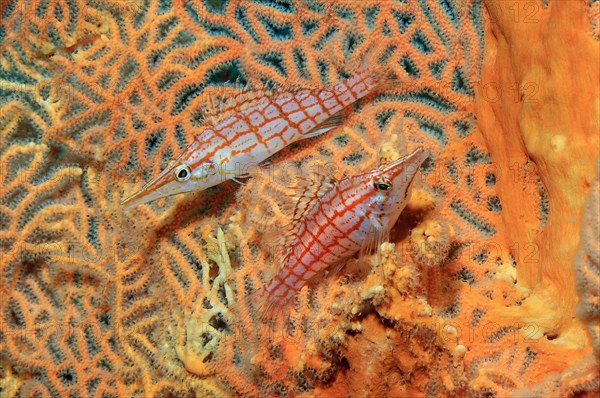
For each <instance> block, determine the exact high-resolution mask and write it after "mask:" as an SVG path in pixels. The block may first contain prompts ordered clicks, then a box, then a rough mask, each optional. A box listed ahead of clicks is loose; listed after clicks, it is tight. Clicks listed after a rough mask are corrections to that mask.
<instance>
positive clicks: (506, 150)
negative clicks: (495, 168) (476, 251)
mask: <svg viewBox="0 0 600 398" xmlns="http://www.w3.org/2000/svg"><path fill="white" fill-rule="evenodd" d="M484 3H485V4H486V9H487V16H488V18H486V19H487V20H486V37H485V43H486V50H485V56H484V65H483V70H482V77H481V79H482V80H481V83H480V86H479V90H478V93H477V102H476V103H477V117H478V121H479V125H480V127H481V130H482V133H483V135H484V137H485V139H486V140H487V143H488V149H489V152H490V154H491V157H492V159H493V160H494V162H495V163H496V164H501V165H511V167H510V169H509V170H503V172H504V178H501V179H499V181H498V190H499V195H500V197H501V200H502V202H503V203H510V204H511V205H510V206H507V207H508V208H507V209H505V211H504V214H503V216H504V222H505V223H506V224H507V227H508V230H509V232H508V234H509V237H510V239H512V240H513V241H514V242H515V243H516V244H518V245H519V246H520V247H521V248H523V247H525V246H526V245H527V244H528V243H531V242H534V243H535V247H536V248H537V249H538V250H539V257H538V256H537V255H536V256H535V257H534V258H535V260H536V261H529V262H528V261H520V262H519V261H518V262H517V264H518V265H517V270H518V278H519V283H520V284H521V285H522V286H524V287H528V288H535V287H536V286H537V287H538V288H539V289H540V290H542V289H543V290H545V291H551V292H556V293H559V294H557V295H555V296H553V297H552V294H551V301H553V303H552V305H553V306H556V307H559V308H560V309H559V310H558V311H557V312H556V313H557V314H558V313H561V314H563V316H562V319H561V320H556V321H557V324H563V321H567V320H568V318H570V317H571V315H572V314H574V311H573V310H574V306H575V304H576V301H577V299H576V295H575V290H574V275H573V265H572V264H573V258H574V255H575V252H576V250H577V247H578V243H579V229H580V223H581V209H582V206H583V202H584V200H585V197H586V195H587V192H588V189H589V187H590V183H591V181H592V179H593V177H594V164H595V160H596V157H597V156H598V150H599V134H598V131H599V116H600V115H599V86H598V81H599V75H598V74H599V72H598V71H599V70H600V69H599V67H600V65H599V43H598V42H597V41H596V40H595V39H594V38H593V37H592V35H591V33H590V32H591V26H590V20H589V15H588V13H589V9H588V6H587V4H586V3H585V2H583V1H552V2H551V3H550V5H549V6H548V7H547V8H543V7H542V5H541V3H537V2H531V1H516V2H498V1H496V0H490V1H486V0H484ZM528 160H531V161H533V163H534V164H535V167H532V166H533V165H532V164H531V163H529V162H528ZM536 171H537V174H538V175H539V178H540V180H541V183H542V184H543V186H544V187H545V188H546V190H547V193H548V202H549V213H548V218H547V223H546V225H545V227H544V228H536V226H538V225H539V220H536V217H535V216H536V214H537V213H538V212H539V209H538V208H539V198H538V197H539V193H538V187H537V186H536V185H538V184H537V183H536V181H535V179H536V178H537V177H536V175H535V174H536ZM533 198H535V199H536V200H535V201H532V199H533ZM557 309H558V308H557Z"/></svg>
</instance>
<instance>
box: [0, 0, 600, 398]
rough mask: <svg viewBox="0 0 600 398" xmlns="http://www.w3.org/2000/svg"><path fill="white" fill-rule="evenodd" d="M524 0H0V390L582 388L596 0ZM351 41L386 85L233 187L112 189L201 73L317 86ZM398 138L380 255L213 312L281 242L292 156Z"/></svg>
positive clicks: (197, 88) (173, 133) (304, 167)
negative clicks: (397, 176)
mask: <svg viewBox="0 0 600 398" xmlns="http://www.w3.org/2000/svg"><path fill="white" fill-rule="evenodd" d="M524 3H525V2H517V3H516V5H513V4H512V3H511V4H509V3H506V4H504V3H503V2H494V1H490V2H486V1H485V0H484V1H483V3H482V2H479V1H475V0H465V1H454V2H448V1H435V0H423V1H412V0H411V1H408V2H391V1H387V2H375V1H365V2H335V1H319V0H317V1H302V2H296V1H269V0H265V1H256V2H244V1H238V0H230V1H223V2H213V1H199V0H198V1H181V0H173V1H164V0H150V1H144V2H142V1H139V2H138V1H127V2H122V1H96V0H90V1H85V2H82V1H64V0H59V1H52V2H48V1H44V0H31V1H25V0H22V1H17V0H13V1H6V2H2V3H1V5H0V15H1V17H2V18H1V19H0V43H1V44H2V51H0V72H1V73H0V97H1V98H2V100H1V101H0V139H1V140H0V160H1V162H0V188H1V189H0V271H1V274H0V283H1V286H0V287H1V288H2V289H1V290H0V395H4V394H9V396H12V395H14V396H33V395H36V396H42V397H52V396H103V397H116V396H128V397H147V396H215V397H226V396H237V395H240V394H242V395H245V396H255V397H258V396H261V397H262V396H289V397H294V396H346V395H348V396H415V397H418V396H450V395H455V396H474V397H476V396H486V397H489V396H497V397H500V396H511V395H514V396H522V395H544V396H545V395H558V396H576V395H585V394H589V395H590V396H592V395H593V394H594V393H597V392H598V389H599V386H598V383H597V380H598V363H597V356H595V355H594V352H593V350H592V344H591V341H594V339H596V340H595V341H597V323H594V322H595V321H596V320H597V319H596V318H593V316H592V315H591V314H592V312H593V309H594V308H595V307H594V305H595V304H594V303H595V300H596V299H597V297H596V296H597V294H596V293H594V292H595V290H594V289H593V286H594V284H593V283H592V282H593V278H594V277H595V275H596V274H595V273H594V272H596V271H594V270H595V268H594V261H596V262H597V253H595V252H594V250H596V249H597V248H596V247H595V246H593V245H591V244H589V243H586V242H589V241H590V236H591V235H593V233H594V230H593V227H594V225H595V224H590V228H592V229H586V227H585V226H583V225H582V222H583V221H582V220H584V219H586V218H582V214H581V210H582V208H583V203H584V198H585V197H587V196H588V195H591V197H593V194H594V193H595V194H596V196H597V190H598V187H597V183H596V185H592V178H593V176H594V175H595V170H594V165H595V164H596V163H595V159H594V156H597V152H594V151H595V150H596V149H597V146H598V138H597V134H594V133H595V132H597V130H598V125H597V120H598V119H599V118H598V114H597V112H598V111H597V101H598V88H597V85H594V84H589V82H588V80H589V79H590V76H596V75H595V72H596V71H597V70H598V54H597V51H595V50H597V44H598V42H597V38H598V33H597V31H598V24H597V22H596V23H595V24H594V16H597V14H598V4H599V3H598V2H593V3H591V4H589V5H586V4H585V2H561V1H549V2H540V3H539V4H538V3H537V2H536V3H535V5H536V6H537V7H536V8H535V10H536V13H535V15H534V17H535V18H536V19H535V20H534V21H533V23H525V21H524V20H523V19H522V18H519V19H518V20H517V21H515V20H514V18H513V17H514V16H515V13H514V11H515V8H514V7H515V6H518V7H520V8H519V11H520V13H519V16H520V17H525V16H526V17H528V18H529V17H530V16H529V15H528V14H527V11H528V10H530V9H531V8H524V7H523V6H524ZM530 3H531V2H528V4H530ZM510 7H513V8H510ZM524 14H525V16H524ZM590 18H591V23H590ZM529 22H531V21H529ZM523 37H531V38H534V39H533V40H531V39H529V40H524V39H523ZM565 37H568V38H569V45H566V44H565V40H564V38H565ZM542 43H543V45H542ZM372 47H373V49H374V51H375V52H376V55H377V56H379V60H380V63H381V64H384V65H387V66H389V68H390V69H391V70H393V71H394V72H395V73H396V74H397V75H398V77H399V80H400V81H401V82H402V83H401V84H399V85H398V86H397V87H390V89H389V90H384V91H383V92H381V93H379V94H377V95H374V96H371V97H369V98H365V100H364V101H361V102H360V103H359V104H357V105H356V106H354V107H353V108H352V112H350V115H349V117H348V118H347V119H346V120H345V122H344V124H343V126H342V127H341V128H339V129H336V130H333V131H330V132H329V133H327V134H325V135H323V136H320V137H316V138H314V139H310V140H305V141H303V142H299V143H298V144H297V145H293V146H291V147H289V148H286V149H285V150H283V151H281V152H280V153H278V154H277V155H276V156H275V157H274V158H273V159H272V160H271V163H270V164H268V165H264V166H262V167H260V168H258V167H257V168H256V170H255V171H254V172H253V176H252V178H250V179H248V180H247V181H244V184H243V185H238V184H236V183H233V182H230V183H225V184H222V185H220V186H218V187H215V188H213V189H211V190H208V191H207V192H203V193H198V194H192V195H180V196H177V197H172V198H164V199H160V200H157V201H156V202H154V203H150V204H146V205H141V206H139V207H137V208H136V209H134V210H132V211H129V212H124V211H123V210H122V209H121V208H120V206H119V203H120V202H121V200H122V199H123V198H124V197H125V196H126V194H128V193H130V192H132V191H134V190H135V189H137V188H139V186H140V185H141V184H143V183H144V182H145V181H148V180H149V179H150V178H151V177H152V176H153V175H156V174H157V173H158V172H159V171H160V170H161V169H164V168H165V167H166V165H167V163H168V162H169V160H171V159H173V158H174V157H175V156H177V155H178V154H179V153H180V152H181V151H182V150H183V148H185V147H186V146H187V144H189V142H190V140H191V139H192V137H193V136H194V135H196V133H197V132H198V130H199V129H201V128H202V120H203V118H204V117H206V114H205V113H206V112H205V111H206V107H205V106H204V105H205V104H206V103H207V102H211V100H210V98H209V97H210V96H214V95H215V92H222V91H227V90H229V88H230V87H229V85H230V84H231V86H233V85H234V84H237V85H239V86H243V87H245V88H246V89H255V88H266V89H268V90H273V91H274V92H276V91H277V89H279V88H282V87H285V88H289V87H292V88H296V87H297V88H308V87H314V88H322V87H325V86H327V85H330V84H333V83H335V82H338V81H340V80H343V79H344V78H346V77H347V76H348V75H349V74H351V73H352V72H354V71H353V70H352V67H351V66H352V65H357V64H359V63H360V62H359V61H360V59H361V57H362V56H363V55H364V53H365V52H366V51H367V50H368V49H369V48H372ZM557 54H559V55H557ZM583 57H587V60H585V62H583V61H582V58H583ZM224 84H225V85H226V86H225V87H223V85H224ZM532 84H533V85H532ZM494 89H498V90H499V91H494ZM500 91H501V94H499V93H500ZM494 95H496V97H497V98H496V97H494ZM417 146H423V147H425V148H427V149H428V150H430V151H431V153H432V156H431V158H430V159H428V160H427V161H426V162H425V163H424V164H423V166H422V167H421V173H420V174H421V176H420V177H419V179H418V180H417V181H415V184H416V185H415V187H414V189H413V195H412V197H411V200H410V202H409V204H408V206H407V207H406V209H405V210H404V212H403V214H402V215H401V217H400V220H399V222H398V223H397V225H396V226H395V228H394V229H393V230H392V232H391V234H390V239H389V240H390V241H389V242H385V243H383V244H382V245H381V247H380V248H379V252H378V253H375V252H374V253H366V254H364V255H363V256H362V257H360V258H353V259H350V260H349V261H348V263H347V264H346V265H345V267H344V268H343V269H342V271H341V276H333V275H324V276H323V277H322V278H320V280H319V281H318V282H316V283H314V284H313V285H310V286H307V287H305V288H303V289H302V290H301V291H300V293H299V295H298V297H297V298H296V301H295V302H294V305H293V306H292V307H293V308H292V309H291V310H290V319H289V320H288V322H287V324H286V325H285V327H284V328H283V329H282V330H275V331H273V330H270V329H268V328H266V327H265V328H258V327H257V325H256V324H254V323H252V322H250V321H249V320H247V319H238V318H236V317H235V316H234V314H233V313H232V311H231V310H230V308H231V306H233V305H236V303H242V305H243V303H244V302H245V299H246V297H247V296H248V295H249V294H251V292H252V291H253V290H254V289H256V288H257V287H259V286H262V285H263V284H264V283H265V282H266V281H268V279H269V276H270V275H271V274H272V272H273V270H274V268H276V267H277V266H278V265H279V262H278V261H279V259H280V258H281V255H282V254H283V252H284V251H285V250H284V249H285V248H282V247H281V246H280V245H279V242H278V239H277V237H276V235H277V231H280V230H282V229H283V228H284V227H285V226H286V224H287V223H288V222H289V220H290V215H291V213H290V211H291V210H292V209H293V208H294V201H293V194H294V193H295V192H294V191H295V189H294V188H295V186H296V185H297V183H298V176H302V177H303V178H310V177H311V175H313V174H328V173H333V174H334V175H336V176H337V177H341V176H343V175H348V174H356V173H357V172H358V171H364V170H367V169H369V168H372V167H375V166H376V165H377V164H378V163H379V162H380V161H386V160H393V159H396V158H398V157H399V156H402V155H403V154H406V153H408V152H410V151H411V150H412V149H414V148H416V147H417ZM132 181H135V182H133V183H132ZM590 187H592V188H591V189H593V190H595V191H591V194H588V191H590ZM590 206H591V205H590ZM591 214H593V212H592V211H591V210H588V211H587V216H586V217H588V218H589V217H591ZM596 226H597V225H596ZM582 228H583V229H582ZM580 230H581V231H582V241H581V243H580V242H579V240H578V239H577V237H578V236H579V235H578V233H579V231H580ZM274 231H275V232H274ZM564 234H568V236H572V237H573V238H564V236H566V235H564ZM413 241H416V242H417V243H419V242H427V244H433V245H434V246H436V247H440V248H443V250H442V251H441V253H444V256H442V255H435V256H433V258H432V257H431V256H430V253H429V252H428V251H425V252H418V251H417V252H415V251H414V245H413V244H411V243H412V242H413ZM591 241H593V240H591ZM427 244H426V245H425V247H426V248H427V247H429V246H427ZM578 247H579V248H580V249H579V250H580V251H579V254H578V257H575V255H576V251H577V248H578ZM596 251H597V250H596ZM441 257H444V258H443V259H442V258H441ZM574 258H577V260H576V262H575V271H573V268H572V267H573V264H574V263H573V259H574ZM431 262H434V263H435V265H434V266H430V265H427V264H425V263H431ZM596 265H597V264H596ZM575 275H577V278H578V280H579V284H580V289H579V291H578V294H580V295H581V301H580V304H579V310H578V314H579V315H580V316H581V319H582V320H579V319H577V318H575V314H576V312H575V306H576V305H577V301H578V296H577V294H576V290H575ZM590 281H592V282H590ZM588 332H591V333H588ZM590 335H591V338H590ZM596 355H597V352H596Z"/></svg>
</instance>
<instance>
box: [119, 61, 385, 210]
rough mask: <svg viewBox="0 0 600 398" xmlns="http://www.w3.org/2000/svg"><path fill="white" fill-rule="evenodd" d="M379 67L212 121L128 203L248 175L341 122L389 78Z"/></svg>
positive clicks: (257, 101) (260, 101)
mask: <svg viewBox="0 0 600 398" xmlns="http://www.w3.org/2000/svg"><path fill="white" fill-rule="evenodd" d="M379 76H380V75H377V76H376V75H375V73H373V72H361V73H357V74H355V75H353V76H351V77H350V78H348V79H347V80H345V81H343V82H341V83H339V84H336V85H334V86H332V87H330V88H326V89H323V90H306V91H299V92H294V93H285V94H282V95H279V96H262V97H259V98H257V99H255V100H253V101H252V102H250V103H245V104H244V106H243V107H240V109H239V111H235V112H232V114H231V115H229V116H227V117H225V118H223V119H222V120H219V121H217V122H215V123H212V124H209V125H207V126H206V128H205V129H204V130H203V131H202V133H200V134H199V135H198V136H196V137H195V139H194V141H193V142H192V144H191V145H190V146H189V147H188V148H186V150H185V151H184V152H183V153H182V154H181V155H180V156H179V158H177V160H176V161H175V163H174V165H173V166H170V167H167V168H166V169H165V170H163V171H162V172H161V173H160V174H159V175H158V176H157V177H156V178H154V179H153V180H152V181H150V182H149V183H147V184H146V185H144V187H142V189H141V190H139V191H138V192H136V193H135V194H133V195H131V196H130V197H128V198H127V199H125V200H124V201H123V203H122V204H123V205H125V206H126V207H133V206H137V205H139V204H142V203H147V202H149V201H151V200H154V199H158V198H161V197H165V196H170V195H175V194H179V193H183V192H190V191H197V190H204V189H206V188H210V187H212V186H215V185H218V184H220V183H222V182H224V181H226V180H229V179H234V178H236V177H239V176H240V175H244V174H245V170H247V167H248V166H249V165H257V164H259V163H260V162H262V161H264V160H265V159H267V158H269V157H270V156H272V155H273V154H275V153H277V152H278V151H280V150H281V149H283V148H284V147H286V146H288V145H290V144H291V143H293V142H296V141H298V140H301V139H304V138H309V137H314V136H317V135H320V134H323V133H325V132H326V131H328V130H331V129H332V128H335V127H337V126H338V125H339V124H340V122H341V119H340V118H339V115H340V112H341V111H342V110H343V109H344V108H346V107H348V106H349V105H351V104H352V103H354V102H356V101H357V100H358V99H360V98H362V97H364V96H366V95H368V94H369V93H371V92H373V90H374V89H375V88H376V87H377V85H378V84H379V83H380V82H382V81H383V79H382V78H381V77H379Z"/></svg>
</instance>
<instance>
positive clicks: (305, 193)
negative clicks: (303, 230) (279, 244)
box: [285, 173, 337, 247]
mask: <svg viewBox="0 0 600 398" xmlns="http://www.w3.org/2000/svg"><path fill="white" fill-rule="evenodd" d="M297 178H298V185H297V186H296V193H295V194H294V195H293V199H294V202H295V203H294V208H293V211H292V212H291V214H292V220H291V223H290V227H289V231H288V234H287V235H286V239H285V243H286V247H289V246H290V245H292V244H293V243H294V242H295V241H296V240H297V238H298V236H297V235H298V230H299V228H300V225H301V224H302V222H303V221H304V218H305V217H306V214H307V212H308V211H309V210H310V209H311V208H312V207H313V206H316V205H318V202H319V200H320V199H321V198H322V197H323V195H324V194H325V193H327V192H329V191H330V190H331V189H332V188H333V187H334V186H335V185H336V184H337V180H336V179H335V178H334V177H333V176H332V175H327V174H319V173H315V174H314V177H313V178H307V177H302V176H299V177H297Z"/></svg>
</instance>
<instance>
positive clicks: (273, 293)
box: [254, 147, 430, 318]
mask: <svg viewBox="0 0 600 398" xmlns="http://www.w3.org/2000/svg"><path fill="white" fill-rule="evenodd" d="M429 155H430V153H429V151H427V150H426V149H423V148H421V147H419V148H418V149H416V150H415V151H414V152H413V153H411V154H410V155H408V156H405V157H404V158H401V159H399V160H397V161H395V162H392V163H390V164H388V165H386V166H382V167H379V168H377V169H374V170H371V171H368V172H365V173H362V174H358V175H355V176H351V177H347V178H344V179H342V180H340V181H339V182H334V183H331V185H330V186H329V187H326V189H325V190H323V189H319V191H321V192H322V194H321V195H320V196H319V197H313V198H311V199H310V200H309V202H310V203H311V206H310V207H308V208H307V209H306V211H304V212H303V214H296V215H295V217H297V219H296V220H295V223H294V224H295V227H296V230H295V232H294V235H293V237H294V240H293V241H292V243H291V246H290V250H289V253H288V254H287V256H286V258H285V261H284V264H283V266H282V267H281V269H280V270H279V273H278V274H277V275H276V276H275V277H274V278H273V279H271V280H270V281H269V282H268V283H267V284H266V285H265V286H264V287H263V288H261V289H259V290H257V291H256V292H255V294H254V296H255V298H254V299H255V300H257V301H258V302H257V305H258V306H257V308H258V311H259V312H261V313H262V314H259V315H258V317H259V318H264V317H265V316H269V315H272V314H273V313H274V310H275V309H281V308H284V307H285V305H286V304H288V303H289V301H290V300H291V299H292V298H293V297H294V296H295V294H296V293H297V292H298V291H299V290H300V289H301V288H302V287H303V286H305V285H306V284H308V283H309V282H311V281H312V280H313V279H314V278H315V277H316V276H317V275H319V274H320V273H321V272H322V271H325V270H327V269H330V267H332V266H334V265H336V264H339V263H340V262H341V261H343V260H345V259H348V258H349V257H351V256H352V255H354V254H355V253H357V252H358V251H359V250H361V249H362V248H365V247H366V246H368V247H371V246H372V244H373V243H382V240H383V239H384V238H385V236H386V234H387V233H389V231H390V229H391V228H392V226H393V225H394V224H395V223H396V221H397V219H398V217H399V216H400V213H401V212H402V210H403V209H404V207H405V205H406V203H407V201H408V196H409V190H410V186H411V183H412V181H413V178H414V176H415V174H416V173H417V171H418V169H419V166H420V165H421V164H422V163H423V161H425V159H426V158H427V157H428V156H429Z"/></svg>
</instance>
